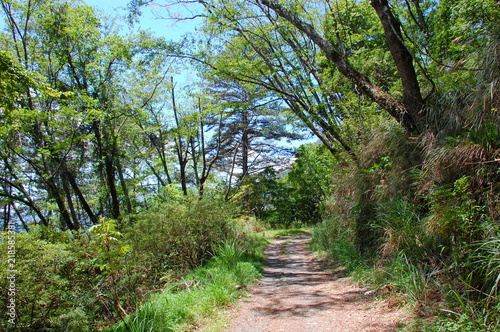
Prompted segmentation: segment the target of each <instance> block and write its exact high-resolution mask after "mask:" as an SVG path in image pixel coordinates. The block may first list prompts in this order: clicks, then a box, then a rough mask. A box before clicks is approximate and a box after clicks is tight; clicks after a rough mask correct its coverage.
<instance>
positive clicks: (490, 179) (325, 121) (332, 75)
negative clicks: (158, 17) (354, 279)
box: [0, 0, 500, 331]
mask: <svg viewBox="0 0 500 332" xmlns="http://www.w3.org/2000/svg"><path fill="white" fill-rule="evenodd" d="M182 3H184V4H185V6H193V4H196V5H195V6H194V7H189V11H187V12H190V13H192V14H193V16H195V17H202V18H203V22H202V26H201V27H200V30H199V33H198V34H197V35H192V36H187V37H186V38H185V39H183V40H182V41H180V42H172V41H168V40H165V39H164V38H159V37H156V36H155V35H154V34H153V33H151V32H146V31H142V30H140V29H138V28H137V27H136V26H133V22H134V21H135V18H137V16H136V15H139V13H140V11H141V10H148V9H147V7H148V5H151V4H158V5H161V6H163V7H162V8H164V9H165V12H164V15H165V16H168V15H169V13H178V11H177V10H176V8H177V7H175V6H179V5H182ZM1 4H2V18H3V19H4V24H3V26H2V28H3V29H2V31H1V32H0V44H1V46H2V47H1V49H2V50H1V51H0V123H1V127H0V145H1V146H0V160H1V163H2V164H1V167H0V209H1V210H0V212H1V215H0V220H1V222H2V226H3V230H4V231H5V232H4V233H3V234H2V240H1V241H0V250H1V253H2V254H1V255H0V257H1V261H2V264H1V266H0V276H1V281H0V283H1V286H2V287H1V289H2V291H1V292H0V306H2V308H7V307H8V305H9V304H10V303H13V302H15V308H14V309H13V310H12V311H9V310H2V311H1V312H0V317H1V322H2V324H3V325H2V328H3V329H12V330H20V331H23V330H26V331H29V330H37V331H43V330H71V331H78V330H85V329H90V330H102V329H105V328H108V329H111V330H117V331H119V330H123V329H128V330H130V329H132V326H133V329H137V330H143V329H144V330H147V329H148V328H149V327H151V326H153V325H152V324H155V325H154V326H155V328H157V329H160V330H161V329H162V328H167V327H170V328H173V329H178V330H179V329H187V328H189V326H190V325H192V324H201V323H202V319H201V318H200V317H201V316H204V315H211V314H212V313H213V312H212V309H213V307H214V306H223V305H225V304H227V303H228V302H229V301H231V300H232V299H233V298H234V297H237V292H236V291H235V290H236V289H241V288H244V286H245V285H246V284H247V283H249V282H251V280H252V279H253V278H254V277H256V276H257V275H258V266H259V265H258V263H256V262H255V256H259V254H258V253H256V252H255V250H256V249H255V248H256V247H258V245H257V244H258V243H257V242H258V241H257V240H255V238H253V237H252V236H251V235H249V233H251V232H254V231H256V230H260V229H263V228H264V227H271V228H278V227H294V226H297V225H303V224H315V225H316V229H315V232H314V240H315V244H316V246H317V247H318V248H320V249H321V250H323V251H325V252H327V253H328V254H330V255H331V256H332V257H334V258H336V259H337V260H339V261H341V262H342V264H344V265H345V266H346V268H347V269H348V270H350V271H351V272H352V273H353V274H354V275H356V276H358V277H359V278H360V279H361V280H364V281H365V282H370V283H373V284H375V285H379V286H381V287H382V286H387V287H384V289H390V290H391V292H392V293H393V295H394V296H396V295H397V296H398V297H399V298H400V299H401V302H402V303H411V304H413V306H412V307H413V308H415V313H416V314H418V315H419V316H421V317H423V318H427V317H433V318H434V319H432V321H433V322H432V323H431V322H428V321H427V320H425V319H424V320H422V322H421V323H420V321H419V320H417V321H416V323H414V324H415V326H416V328H417V329H420V330H421V329H428V330H441V331H455V330H460V331H467V330H469V331H478V330H495V329H498V328H499V325H498V324H499V323H498V321H499V320H500V317H499V315H498V312H499V309H500V300H499V297H498V290H499V287H500V272H499V271H500V258H499V255H500V224H499V218H500V209H499V208H500V205H499V204H500V186H499V184H500V175H499V170H500V168H499V164H498V163H499V160H500V152H499V151H500V131H499V128H500V126H499V125H500V123H499V108H500V85H499V80H500V76H499V75H500V71H499V69H500V68H499V63H500V61H499V55H500V26H499V25H498V22H499V21H500V5H499V4H498V2H497V1H494V0H487V1H479V0H460V1H448V0H441V1H437V0H412V1H409V0H401V1H387V0H371V1H356V0H342V1H321V0H318V1H308V2H305V1H274V0H255V1H253V0H252V1H243V0H242V1H224V0H218V1H216V0H214V1H212V0H210V1H185V2H183V1H180V2H179V1H175V2H174V1H172V2H171V1H169V0H154V1H142V0H137V1H136V0H134V1H131V3H130V8H129V9H130V17H129V21H128V23H127V22H125V21H123V22H122V23H121V24H123V26H118V22H120V21H119V20H117V19H116V18H107V17H103V16H102V15H100V14H98V13H97V12H96V11H95V10H94V9H93V8H92V7H89V6H87V5H85V4H84V3H83V2H80V1H77V0H75V1H59V0H56V1H42V0H35V1H33V0H30V1H24V0H19V1H13V0H9V1H3V0H2V1H1ZM170 18H172V17H170ZM177 18H179V17H177ZM181 19H182V18H181ZM185 19H187V18H185ZM186 67H189V68H192V69H191V75H194V73H196V76H197V79H196V82H192V83H191V84H190V85H188V86H186V87H180V86H179V84H178V83H177V82H176V79H174V77H177V76H176V75H177V73H179V72H181V71H182V70H184V69H185V68H186ZM304 135H305V136H307V135H309V137H315V138H316V139H317V141H318V142H317V143H315V144H305V145H302V146H301V147H299V148H296V149H292V148H291V146H292V145H293V142H295V141H296V140H298V139H301V138H303V137H304ZM252 257H253V258H252ZM4 261H5V262H6V264H3V262H4ZM12 276H14V278H12ZM12 287H14V288H12ZM186 289H187V290H188V291H189V292H183V290H186ZM153 293H155V294H154V295H153ZM195 295H196V296H197V297H196V299H195V298H194V297H193V296H195ZM148 298H149V299H150V301H149V302H146V304H144V305H143V306H141V305H142V304H143V303H144V301H145V300H146V299H148ZM201 299H203V301H202V300H201ZM175 301H180V302H179V303H183V304H182V305H181V304H179V305H177V304H176V305H173V307H175V308H176V309H175V310H177V311H175V310H173V309H172V310H173V311H172V310H170V309H167V307H168V305H167V304H165V303H169V302H171V303H177V302H175ZM194 303H197V304H198V305H197V306H196V307H198V309H199V311H196V312H192V311H189V310H187V308H189V307H194V305H193V304H194ZM11 313H14V315H13V316H15V318H12V316H9V314H11ZM114 323H116V324H114ZM113 324H114V325H113ZM148 324H151V325H150V326H148ZM162 324H163V325H164V326H161V325H162ZM418 324H422V325H418ZM174 326H175V327H174ZM415 326H414V327H415ZM191 328H192V326H191ZM411 328H413V327H408V329H411Z"/></svg>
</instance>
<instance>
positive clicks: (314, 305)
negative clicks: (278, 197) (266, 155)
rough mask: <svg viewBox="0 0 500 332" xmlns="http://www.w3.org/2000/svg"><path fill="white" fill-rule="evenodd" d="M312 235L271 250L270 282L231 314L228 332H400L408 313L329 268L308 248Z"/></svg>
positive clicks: (282, 241)
mask: <svg viewBox="0 0 500 332" xmlns="http://www.w3.org/2000/svg"><path fill="white" fill-rule="evenodd" d="M309 238H310V236H308V235H300V236H294V237H289V238H281V239H279V240H277V241H275V242H274V243H273V244H271V245H270V246H269V247H268V248H267V250H266V265H265V270H264V278H263V279H261V280H260V282H259V284H258V285H257V286H255V287H254V288H253V289H252V293H251V294H250V296H249V298H248V299H247V300H246V301H245V302H243V303H242V304H241V306H239V307H238V308H237V309H236V310H235V311H234V312H233V313H232V314H231V315H232V316H234V319H232V323H231V325H230V326H229V327H228V328H227V329H225V330H224V331H225V332H243V331H245V332H276V331H287V332H301V331H306V332H322V331H341V332H349V331H353V332H358V331H371V332H378V331H395V330H397V325H398V322H399V321H401V320H402V319H403V317H404V316H403V314H402V312H400V311H398V310H394V309H390V308H388V306H387V305H384V304H383V303H380V302H375V300H374V299H373V297H372V296H370V295H367V294H365V293H366V291H367V289H363V288H359V287H356V286H354V285H353V284H352V282H351V281H350V279H349V278H345V277H343V276H341V275H337V274H334V273H331V272H328V271H326V270H325V268H324V266H321V264H320V263H319V262H318V261H316V260H315V259H314V257H313V255H312V254H311V253H309V252H308V251H307V250H306V242H307V241H308V240H309Z"/></svg>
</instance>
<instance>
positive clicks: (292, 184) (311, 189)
mask: <svg viewBox="0 0 500 332" xmlns="http://www.w3.org/2000/svg"><path fill="white" fill-rule="evenodd" d="M334 164H335V160H334V158H333V157H332V156H331V154H330V153H329V152H328V150H327V149H326V148H325V146H323V145H319V144H310V145H302V146H300V147H299V148H298V149H297V151H296V157H295V160H294V163H293V164H292V165H291V168H290V170H288V171H287V172H286V173H283V174H281V175H280V174H278V173H277V172H276V171H275V170H274V169H272V168H267V169H265V170H264V171H263V172H261V173H259V174H258V175H255V176H253V177H251V178H250V179H249V180H248V181H247V184H248V189H247V190H248V194H247V195H248V204H249V207H250V211H251V212H252V213H254V214H255V216H256V217H257V218H259V219H261V220H263V221H265V222H266V223H268V224H269V225H270V226H271V227H273V228H280V227H297V226H299V225H301V224H302V225H309V224H315V223H317V222H319V221H320V219H321V210H322V203H323V201H324V200H325V199H326V197H327V195H328V191H329V186H330V183H331V179H332V176H333V172H332V170H331V169H332V167H333V165H334Z"/></svg>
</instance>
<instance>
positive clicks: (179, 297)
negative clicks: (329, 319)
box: [108, 240, 264, 331]
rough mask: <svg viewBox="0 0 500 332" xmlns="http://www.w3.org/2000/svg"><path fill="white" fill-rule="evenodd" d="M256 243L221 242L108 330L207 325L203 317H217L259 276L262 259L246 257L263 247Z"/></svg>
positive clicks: (152, 329)
mask: <svg viewBox="0 0 500 332" xmlns="http://www.w3.org/2000/svg"><path fill="white" fill-rule="evenodd" d="M256 243H259V242H258V241H257V242H254V245H251V246H250V247H247V248H246V249H243V248H244V247H242V243H238V242H236V241H234V240H232V241H228V242H224V243H221V244H220V245H218V246H217V248H216V250H215V256H213V257H212V259H211V260H210V261H209V262H208V264H207V265H206V266H204V267H200V268H197V269H194V270H193V271H191V272H190V273H189V274H187V275H186V276H185V277H183V278H182V279H181V280H182V282H178V283H169V284H167V285H166V287H165V289H164V290H163V291H162V292H161V293H159V294H155V295H153V296H151V297H150V298H149V299H148V301H147V302H145V303H144V304H143V305H142V306H141V307H140V308H139V309H138V310H137V311H136V312H135V313H133V314H132V315H131V316H129V317H127V319H126V320H125V321H124V322H122V323H120V324H117V325H115V326H112V327H110V328H109V329H108V330H109V331H184V330H187V329H191V328H193V327H195V326H199V325H200V324H207V319H220V317H219V316H220V309H221V308H224V307H226V306H227V305H229V304H230V303H231V302H233V301H235V300H236V299H238V298H239V296H240V295H241V292H242V290H244V289H245V287H246V286H247V285H250V284H252V283H253V282H254V280H255V278H257V277H258V276H259V275H260V273H259V272H258V270H262V263H263V260H262V259H261V260H258V259H255V257H253V258H254V259H252V260H251V262H250V261H249V260H248V259H249V258H251V257H252V256H253V255H254V254H255V252H259V256H262V255H263V254H262V251H263V249H264V247H262V246H256V245H255V244H256ZM247 245H248V243H247ZM218 315H219V316H218Z"/></svg>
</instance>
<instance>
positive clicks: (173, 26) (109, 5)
mask: <svg viewBox="0 0 500 332" xmlns="http://www.w3.org/2000/svg"><path fill="white" fill-rule="evenodd" d="M84 1H85V3H87V4H89V5H90V6H92V7H94V8H97V9H98V10H100V11H102V12H104V13H105V14H107V15H110V16H113V15H120V16H123V17H126V16H127V15H128V10H127V5H128V3H129V2H130V0H84ZM159 3H161V0H160V1H159ZM171 10H175V11H177V12H179V13H180V14H179V15H190V14H183V13H185V12H186V10H185V9H184V8H182V7H180V6H178V8H171ZM166 16H168V12H167V10H166V9H165V8H162V7H160V6H158V5H156V6H155V5H151V6H148V7H144V8H143V9H142V15H141V17H140V22H139V26H140V27H141V28H142V29H145V30H151V31H152V32H153V33H154V34H155V35H156V36H161V37H165V38H167V39H171V40H178V39H179V38H181V37H182V35H184V34H185V33H189V32H195V28H196V24H197V23H199V22H200V19H196V20H183V21H180V22H174V21H173V20H169V19H164V18H161V17H166Z"/></svg>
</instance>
